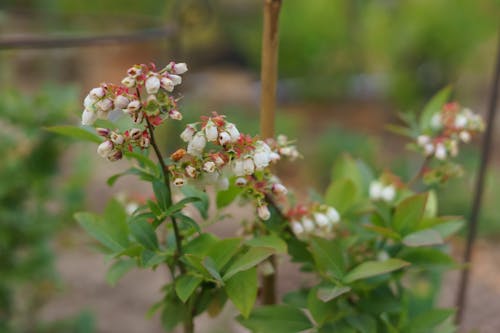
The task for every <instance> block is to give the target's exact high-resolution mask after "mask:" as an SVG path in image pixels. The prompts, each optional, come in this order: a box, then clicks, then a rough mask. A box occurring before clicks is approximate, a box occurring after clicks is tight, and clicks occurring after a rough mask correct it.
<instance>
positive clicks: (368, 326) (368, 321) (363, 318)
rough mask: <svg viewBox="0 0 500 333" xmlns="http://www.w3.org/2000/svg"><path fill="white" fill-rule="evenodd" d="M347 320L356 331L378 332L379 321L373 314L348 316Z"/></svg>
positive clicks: (364, 332)
mask: <svg viewBox="0 0 500 333" xmlns="http://www.w3.org/2000/svg"><path fill="white" fill-rule="evenodd" d="M346 321H347V322H348V323H349V325H351V326H352V327H353V328H355V329H356V332H360V333H377V322H376V321H375V319H374V318H373V317H372V316H369V315H367V314H364V313H360V314H356V315H352V316H347V317H346Z"/></svg>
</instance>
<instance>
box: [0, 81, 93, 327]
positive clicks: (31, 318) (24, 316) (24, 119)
mask: <svg viewBox="0 0 500 333" xmlns="http://www.w3.org/2000/svg"><path fill="white" fill-rule="evenodd" d="M75 97H76V91H75V90H74V89H72V88H71V87H68V88H62V87H55V86H47V87H42V88H40V90H39V91H38V92H37V93H36V94H28V93H26V92H25V91H17V90H14V89H13V88H5V89H3V90H2V92H1V93H0V142H1V143H2V144H1V145H0V155H1V156H2V162H1V163H0V331H1V332H24V331H28V330H30V332H64V331H75V332H91V331H92V330H93V328H92V325H91V322H92V320H91V318H90V316H89V315H88V314H86V315H83V314H82V316H80V317H78V318H75V319H68V320H64V321H61V322H53V323H43V322H40V321H39V320H37V319H36V318H37V313H38V311H39V310H40V309H41V308H42V307H43V305H44V304H45V303H46V301H47V300H48V299H49V298H50V297H51V296H53V294H54V293H55V292H56V290H57V286H58V284H59V283H60V281H59V280H58V276H57V272H56V271H55V268H54V265H53V260H54V253H53V250H52V246H51V245H50V243H51V242H52V240H53V238H54V237H55V236H56V234H57V233H58V231H59V230H61V229H62V228H64V226H65V225H67V223H68V222H69V221H70V220H71V218H70V216H71V214H72V212H73V211H74V210H76V209H81V206H82V204H83V201H84V195H83V187H84V185H85V182H86V178H87V177H86V176H87V173H88V169H87V167H86V163H81V162H82V160H81V159H82V158H85V156H83V155H82V156H81V157H77V158H75V160H73V161H71V160H70V161H69V162H66V163H69V166H70V167H71V168H73V169H74V172H73V173H71V175H68V176H65V179H64V182H61V181H58V182H56V181H55V180H56V176H57V175H58V173H59V163H60V157H61V155H62V153H63V149H64V148H65V147H66V146H67V145H66V142H65V140H64V139H62V138H61V137H59V136H57V135H54V134H52V133H49V132H48V131H46V130H44V128H45V127H46V126H49V125H52V124H56V123H62V122H64V121H65V120H66V119H68V114H69V112H68V111H72V110H73V108H74V104H73V101H74V100H75ZM58 183H64V185H57V184H58ZM53 202H58V203H59V205H57V208H55V209H54V207H52V208H49V204H50V203H53Z"/></svg>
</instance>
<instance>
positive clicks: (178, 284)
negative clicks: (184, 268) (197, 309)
mask: <svg viewBox="0 0 500 333" xmlns="http://www.w3.org/2000/svg"><path fill="white" fill-rule="evenodd" d="M201 281H203V279H202V278H201V277H199V276H193V275H182V276H181V277H179V278H178V279H177V280H176V281H175V292H176V293H177V296H179V298H180V300H181V301H182V302H183V303H186V301H187V300H188V298H189V297H191V295H192V294H193V293H194V291H195V290H196V288H198V286H199V285H200V283H201Z"/></svg>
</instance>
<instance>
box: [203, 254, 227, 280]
mask: <svg viewBox="0 0 500 333" xmlns="http://www.w3.org/2000/svg"><path fill="white" fill-rule="evenodd" d="M203 267H205V269H206V270H207V271H208V272H209V273H210V275H211V276H212V277H213V278H214V279H215V280H217V281H219V282H220V283H221V284H222V285H224V281H222V277H221V276H220V273H219V271H218V270H217V266H216V265H215V262H214V260H213V259H212V258H210V257H206V258H205V259H203Z"/></svg>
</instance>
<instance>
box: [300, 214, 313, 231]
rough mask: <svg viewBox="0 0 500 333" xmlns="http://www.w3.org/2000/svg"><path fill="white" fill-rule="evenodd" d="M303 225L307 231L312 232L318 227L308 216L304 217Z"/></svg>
mask: <svg viewBox="0 0 500 333" xmlns="http://www.w3.org/2000/svg"><path fill="white" fill-rule="evenodd" d="M302 226H303V227H304V230H305V231H306V232H312V231H314V229H315V228H316V225H315V224H314V222H313V221H312V220H311V219H310V218H307V217H304V218H303V219H302Z"/></svg>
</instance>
